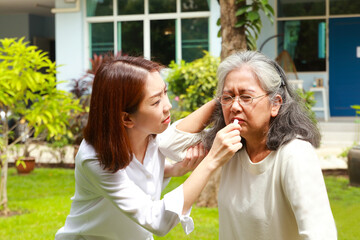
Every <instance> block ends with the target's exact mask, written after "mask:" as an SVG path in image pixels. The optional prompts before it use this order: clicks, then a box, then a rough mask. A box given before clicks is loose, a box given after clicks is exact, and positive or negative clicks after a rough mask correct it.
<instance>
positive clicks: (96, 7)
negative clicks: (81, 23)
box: [86, 0, 113, 17]
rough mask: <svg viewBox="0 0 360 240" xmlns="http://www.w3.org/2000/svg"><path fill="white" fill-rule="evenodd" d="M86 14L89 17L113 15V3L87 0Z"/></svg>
mask: <svg viewBox="0 0 360 240" xmlns="http://www.w3.org/2000/svg"><path fill="white" fill-rule="evenodd" d="M86 14H87V16H88V17H93V16H108V15H113V1H112V0H87V1H86Z"/></svg>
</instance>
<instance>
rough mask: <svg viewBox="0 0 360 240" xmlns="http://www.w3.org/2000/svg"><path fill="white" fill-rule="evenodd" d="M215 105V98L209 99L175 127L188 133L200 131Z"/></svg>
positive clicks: (208, 119) (207, 121) (206, 122)
mask: <svg viewBox="0 0 360 240" xmlns="http://www.w3.org/2000/svg"><path fill="white" fill-rule="evenodd" d="M215 106H216V100H211V101H210V102H208V103H206V104H204V105H203V106H202V107H200V108H199V109H197V110H196V111H194V112H192V113H191V114H190V115H189V116H187V117H186V118H184V119H183V120H182V121H181V122H180V123H179V124H178V125H177V126H176V128H177V129H179V130H180V131H184V132H188V133H198V132H201V131H202V130H203V129H204V128H205V127H206V126H207V125H208V124H209V121H210V118H211V115H212V113H213V112H214V110H215Z"/></svg>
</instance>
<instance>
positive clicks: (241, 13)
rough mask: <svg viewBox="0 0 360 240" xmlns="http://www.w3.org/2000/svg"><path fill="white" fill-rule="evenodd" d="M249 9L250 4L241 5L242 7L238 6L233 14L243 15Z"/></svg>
mask: <svg viewBox="0 0 360 240" xmlns="http://www.w3.org/2000/svg"><path fill="white" fill-rule="evenodd" d="M249 9H251V6H250V5H246V6H243V7H241V8H239V9H238V10H237V11H236V13H235V16H240V15H243V14H244V13H246V12H247V11H248V10H249Z"/></svg>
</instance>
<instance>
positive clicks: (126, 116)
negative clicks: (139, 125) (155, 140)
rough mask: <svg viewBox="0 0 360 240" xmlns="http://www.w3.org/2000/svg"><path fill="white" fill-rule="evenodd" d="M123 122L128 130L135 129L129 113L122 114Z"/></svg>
mask: <svg viewBox="0 0 360 240" xmlns="http://www.w3.org/2000/svg"><path fill="white" fill-rule="evenodd" d="M121 120H122V122H123V123H124V126H125V127H127V128H132V127H134V122H133V120H132V119H131V116H130V114H129V113H127V112H121Z"/></svg>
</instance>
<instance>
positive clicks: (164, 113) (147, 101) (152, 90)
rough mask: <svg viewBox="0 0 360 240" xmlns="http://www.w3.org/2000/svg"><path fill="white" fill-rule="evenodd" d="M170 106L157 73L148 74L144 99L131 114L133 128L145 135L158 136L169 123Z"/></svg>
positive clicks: (165, 89) (165, 90)
mask: <svg viewBox="0 0 360 240" xmlns="http://www.w3.org/2000/svg"><path fill="white" fill-rule="evenodd" d="M171 107H172V106H171V104H170V101H169V98H168V96H167V87H166V85H165V83H164V81H163V80H162V78H161V76H160V74H159V73H158V72H152V73H149V74H148V78H147V81H146V85H145V97H144V99H143V100H142V102H141V103H140V105H139V108H138V110H137V111H136V113H133V114H131V115H132V120H133V121H134V128H136V129H137V130H140V131H141V132H144V133H145V134H149V135H150V134H159V133H162V132H163V131H165V129H166V128H167V126H168V124H169V123H170V109H171Z"/></svg>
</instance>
